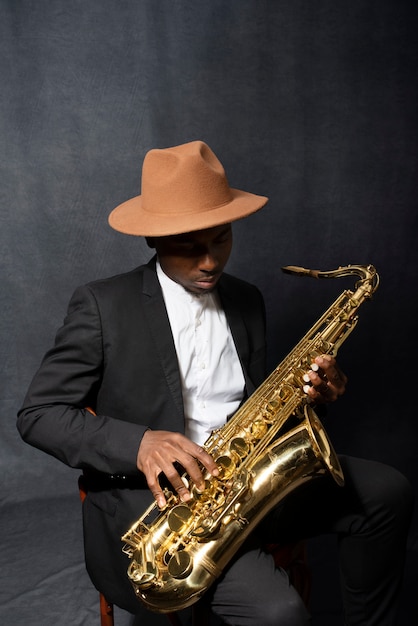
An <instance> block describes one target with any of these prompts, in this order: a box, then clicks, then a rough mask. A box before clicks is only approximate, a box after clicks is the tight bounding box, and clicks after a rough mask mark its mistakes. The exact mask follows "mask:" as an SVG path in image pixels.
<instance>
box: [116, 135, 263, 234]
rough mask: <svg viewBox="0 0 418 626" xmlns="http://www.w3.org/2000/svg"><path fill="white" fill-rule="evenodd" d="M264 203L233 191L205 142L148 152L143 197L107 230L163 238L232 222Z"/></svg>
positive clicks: (118, 214)
mask: <svg viewBox="0 0 418 626" xmlns="http://www.w3.org/2000/svg"><path fill="white" fill-rule="evenodd" d="M267 200H268V198H266V197H265V196H257V195H255V194H252V193H248V192H246V191H240V190H239V189H231V188H230V186H229V184H228V180H227V178H226V175H225V170H224V168H223V166H222V164H221V163H220V161H219V160H218V158H217V157H216V156H215V154H214V153H213V152H212V150H211V149H210V148H209V146H208V145H206V144H205V143H204V142H203V141H192V142H190V143H185V144H182V145H180V146H174V147H172V148H164V149H155V150H150V151H149V152H148V153H147V154H146V155H145V159H144V164H143V168H142V188H141V195H140V196H135V197H134V198H131V199H130V200H127V201H126V202H124V203H123V204H120V205H119V206H117V207H116V208H115V209H113V211H112V212H111V214H110V215H109V224H110V226H111V227H112V228H114V229H115V230H118V231H120V232H122V233H126V234H128V235H143V236H145V237H163V236H166V235H176V234H179V233H187V232H191V231H194V230H202V229H204V228H211V227H212V226H219V225H221V224H227V223H228V222H233V221H234V220H238V219H240V218H242V217H246V216H247V215H250V214H251V213H255V211H258V210H259V209H261V207H263V206H264V205H265V204H266V202H267Z"/></svg>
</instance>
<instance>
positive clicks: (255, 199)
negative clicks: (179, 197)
mask: <svg viewBox="0 0 418 626" xmlns="http://www.w3.org/2000/svg"><path fill="white" fill-rule="evenodd" d="M230 191H231V195H232V200H231V201H230V202H227V203H226V204H223V205H221V206H218V207H215V208H212V209H205V210H202V211H199V212H196V210H193V211H190V212H178V213H175V214H173V213H163V212H161V213H156V212H155V211H153V212H152V213H151V212H148V211H146V209H144V207H143V204H142V196H135V197H134V198H131V199H130V200H126V202H123V203H122V204H120V205H119V206H117V207H116V208H115V209H113V211H112V212H111V213H110V215H109V224H110V226H111V227H112V228H113V229H114V230H117V231H119V232H121V233H125V234H126V235H139V236H143V237H165V236H168V235H179V234H181V233H188V232H192V231H195V230H203V229H205V228H212V227H214V226H221V225H222V224H228V223H229V222H234V221H236V220H239V219H242V218H243V217H247V216H248V215H251V214H252V213H255V212H256V211H259V210H260V209H261V208H262V207H263V206H264V205H265V204H266V203H267V202H268V198H267V197H266V196H258V195H256V194H253V193H249V192H247V191H241V190H240V189H231V190H230Z"/></svg>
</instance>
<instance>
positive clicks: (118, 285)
mask: <svg viewBox="0 0 418 626" xmlns="http://www.w3.org/2000/svg"><path fill="white" fill-rule="evenodd" d="M153 273H154V275H155V272H154V271H153V268H152V264H151V262H150V263H147V264H144V265H139V266H138V267H135V268H134V269H132V270H129V271H127V272H123V273H120V274H114V275H112V276H107V277H105V278H100V279H97V280H93V281H90V282H89V283H87V284H86V285H84V287H85V288H87V289H89V290H90V291H93V292H94V293H101V292H108V291H114V290H115V291H119V290H121V289H122V290H123V289H131V288H133V287H138V286H140V285H142V283H143V280H144V276H145V275H152V274H153Z"/></svg>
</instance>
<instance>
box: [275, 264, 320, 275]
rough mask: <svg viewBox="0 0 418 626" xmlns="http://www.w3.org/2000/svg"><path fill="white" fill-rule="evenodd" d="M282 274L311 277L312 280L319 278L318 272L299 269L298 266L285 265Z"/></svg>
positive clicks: (304, 268)
mask: <svg viewBox="0 0 418 626" xmlns="http://www.w3.org/2000/svg"><path fill="white" fill-rule="evenodd" d="M282 272H284V273H285V274H295V275H296V276H310V277H311V278H319V276H318V274H319V271H318V270H308V269H306V267H299V266H298V265H285V266H284V267H282Z"/></svg>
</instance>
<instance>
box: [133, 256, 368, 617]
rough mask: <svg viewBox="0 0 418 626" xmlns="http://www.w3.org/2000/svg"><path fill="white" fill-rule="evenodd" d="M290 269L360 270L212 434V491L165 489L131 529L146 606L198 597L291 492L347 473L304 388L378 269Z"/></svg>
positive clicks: (166, 607) (335, 273)
mask: <svg viewBox="0 0 418 626" xmlns="http://www.w3.org/2000/svg"><path fill="white" fill-rule="evenodd" d="M282 270H283V271H284V272H286V273H291V274H296V275H299V276H311V277H314V278H334V277H342V276H349V275H353V274H354V275H357V276H359V277H360V280H358V281H357V283H356V284H355V291H354V292H353V291H350V290H346V291H343V293H342V294H341V295H340V296H339V297H338V298H337V299H336V300H335V302H334V303H333V304H332V305H331V306H330V307H329V309H328V310H327V311H326V312H325V313H324V314H323V316H322V317H321V318H320V319H319V320H318V321H317V322H316V323H315V324H314V326H313V327H312V328H311V329H310V330H309V331H308V333H307V334H306V335H305V336H304V337H303V338H302V339H301V341H300V342H299V343H298V344H297V345H296V347H295V348H294V349H293V350H292V351H291V352H290V354H289V355H288V356H287V357H286V358H285V359H284V360H283V361H282V362H281V363H280V364H279V365H278V366H277V367H276V368H275V369H274V370H273V372H272V373H271V374H270V375H269V376H268V378H267V379H266V380H265V381H264V382H263V383H262V384H261V386H260V387H259V388H258V389H257V390H256V391H255V392H254V393H253V394H252V395H251V396H250V397H249V399H248V400H247V401H246V402H245V403H244V404H243V405H242V406H241V408H240V409H238V411H237V412H236V413H235V414H234V416H233V417H232V418H231V419H230V420H229V421H228V422H227V423H226V424H225V425H224V426H223V427H221V428H219V429H217V430H215V431H213V432H212V434H211V435H210V437H209V438H208V439H207V441H206V443H205V445H204V448H205V450H206V451H207V452H208V453H209V454H210V455H212V456H213V458H214V459H215V460H216V463H217V466H218V468H219V475H218V476H216V477H213V476H209V474H208V473H206V475H205V476H204V477H205V485H206V487H205V489H204V490H203V491H198V490H197V489H196V487H195V485H193V484H191V483H190V479H189V478H188V477H187V476H186V475H184V476H183V480H184V481H189V483H188V486H189V489H190V492H191V494H192V499H191V500H190V501H188V502H187V503H183V502H181V501H180V499H179V497H178V496H177V494H175V493H173V492H171V491H170V490H168V489H166V490H165V496H166V499H167V504H166V506H165V508H164V509H163V510H160V509H159V508H158V507H157V505H156V503H155V502H153V504H151V506H150V507H149V508H148V509H147V510H146V511H145V512H144V514H143V515H142V516H141V517H140V519H139V520H138V521H137V522H136V523H135V524H134V525H133V526H132V527H131V528H130V529H129V530H128V532H126V533H125V534H124V535H123V537H122V541H123V542H124V546H123V552H124V553H125V554H127V555H128V557H129V558H130V563H129V567H128V577H129V579H130V581H131V583H132V585H133V588H134V591H135V594H136V596H137V598H138V599H139V600H141V601H142V602H143V603H145V605H146V606H147V607H148V608H149V609H151V610H153V611H157V612H161V613H167V612H171V611H178V610H180V609H183V608H186V607H188V606H190V605H192V604H193V603H194V602H196V601H197V600H198V599H199V598H200V597H201V596H202V595H203V594H204V593H205V591H206V590H207V589H208V588H209V586H210V585H211V584H212V583H213V582H214V581H215V580H216V578H218V577H219V576H220V574H221V573H222V570H223V569H224V568H225V566H226V565H227V563H228V562H229V561H230V560H231V558H232V557H233V555H234V554H235V553H236V552H237V550H238V548H239V547H240V546H241V545H242V543H243V542H244V541H245V539H246V538H247V537H248V535H249V534H250V533H251V531H252V530H253V529H254V528H255V526H256V525H257V524H258V522H260V520H261V519H262V518H263V517H264V516H265V515H266V514H267V513H268V512H269V511H270V510H271V509H272V508H273V507H275V506H276V505H277V504H278V503H279V502H281V501H282V500H283V499H284V498H285V497H286V496H287V495H288V494H289V493H291V492H293V491H294V490H295V489H297V488H298V487H299V486H301V485H302V484H304V483H306V482H307V481H310V480H312V479H314V478H317V477H320V476H324V475H329V474H330V475H331V476H332V477H333V478H334V480H335V481H336V483H337V484H338V485H343V484H344V476H343V473H342V470H341V467H340V464H339V461H338V457H337V455H336V453H335V451H334V449H333V447H332V444H331V443H330V441H329V439H328V437H327V434H326V432H325V430H324V428H323V426H322V424H321V422H320V420H319V418H318V417H317V415H316V414H315V412H314V409H313V407H312V404H311V403H310V400H309V397H308V396H307V395H306V394H305V392H304V391H303V386H304V384H305V382H304V378H303V376H304V374H305V373H306V372H307V370H309V369H311V365H312V363H313V361H314V359H315V357H316V356H319V355H322V354H329V355H332V356H335V355H336V354H337V352H338V349H339V347H340V346H341V344H342V343H343V342H344V341H345V339H346V338H347V337H348V335H349V334H350V333H351V332H352V330H353V329H354V327H355V325H356V324H357V321H358V316H357V310H358V308H359V307H360V305H361V304H362V303H363V302H364V301H365V300H367V299H369V298H371V296H372V294H373V293H374V292H375V291H376V289H377V287H378V284H379V276H378V274H377V272H376V270H375V268H374V267H373V266H372V265H367V266H366V265H348V266H345V267H339V268H338V269H336V270H332V271H329V272H322V271H318V270H308V269H305V268H301V267H295V266H286V267H284V268H282Z"/></svg>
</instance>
